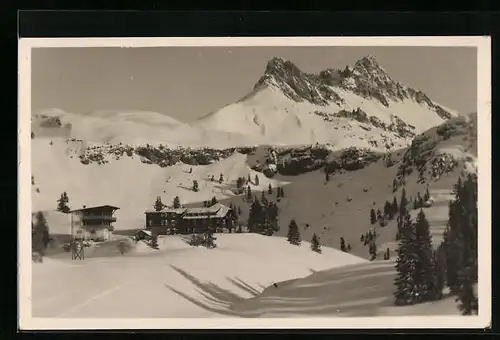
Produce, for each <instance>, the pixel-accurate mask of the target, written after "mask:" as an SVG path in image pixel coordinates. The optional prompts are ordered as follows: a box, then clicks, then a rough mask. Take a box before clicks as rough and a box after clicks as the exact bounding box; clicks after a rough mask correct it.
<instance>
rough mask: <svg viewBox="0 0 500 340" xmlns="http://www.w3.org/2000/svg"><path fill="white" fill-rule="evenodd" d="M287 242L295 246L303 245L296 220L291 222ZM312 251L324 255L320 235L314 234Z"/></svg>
mask: <svg viewBox="0 0 500 340" xmlns="http://www.w3.org/2000/svg"><path fill="white" fill-rule="evenodd" d="M287 241H288V243H290V244H292V245H295V246H300V245H301V244H302V238H301V236H300V230H299V226H298V225H297V222H295V220H294V219H292V220H291V221H290V224H289V225H288V234H287ZM311 250H312V251H314V252H316V253H318V254H321V253H322V250H321V244H320V242H319V237H318V235H316V233H314V234H313V236H312V238H311Z"/></svg>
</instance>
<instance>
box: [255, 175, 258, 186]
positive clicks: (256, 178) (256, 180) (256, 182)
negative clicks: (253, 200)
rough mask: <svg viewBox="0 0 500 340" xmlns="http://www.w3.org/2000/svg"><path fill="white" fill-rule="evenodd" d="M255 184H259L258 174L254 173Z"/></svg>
mask: <svg viewBox="0 0 500 340" xmlns="http://www.w3.org/2000/svg"><path fill="white" fill-rule="evenodd" d="M255 185H257V186H258V185H259V176H258V175H255Z"/></svg>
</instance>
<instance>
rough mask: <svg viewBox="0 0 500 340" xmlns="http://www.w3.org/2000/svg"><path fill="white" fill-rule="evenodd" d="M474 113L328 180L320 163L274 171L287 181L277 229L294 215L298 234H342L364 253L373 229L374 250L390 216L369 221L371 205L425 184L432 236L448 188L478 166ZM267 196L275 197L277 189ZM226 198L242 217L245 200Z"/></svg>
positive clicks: (386, 236)
mask: <svg viewBox="0 0 500 340" xmlns="http://www.w3.org/2000/svg"><path fill="white" fill-rule="evenodd" d="M476 118H477V117H476V116H475V115H471V116H465V117H457V118H453V119H452V120H450V121H448V122H446V123H443V124H441V125H440V126H438V127H435V128H432V129H430V130H428V131H426V132H425V133H423V134H421V135H419V136H418V137H416V138H415V141H414V143H413V144H412V146H411V147H409V148H405V149H401V150H397V151H394V152H391V153H388V154H386V155H385V156H384V157H382V158H380V159H379V160H378V161H375V162H373V163H371V164H368V165H367V166H365V167H364V168H361V169H358V170H353V171H346V170H345V169H338V168H337V169H336V170H335V171H332V172H331V173H330V174H329V180H328V181H326V176H325V173H324V169H323V168H320V169H319V170H316V171H311V172H307V173H303V174H301V175H298V176H284V175H280V174H278V175H276V176H274V177H273V179H276V180H280V181H287V182H289V184H288V185H286V186H284V192H285V195H284V197H283V198H280V200H279V202H278V208H279V224H280V227H281V229H280V230H279V231H278V233H277V235H279V236H286V234H287V232H288V224H289V223H290V221H291V219H295V221H296V222H297V224H298V225H299V229H300V233H301V237H302V239H303V240H307V241H309V240H311V238H312V236H313V234H314V233H315V234H316V235H317V236H318V237H319V238H320V242H321V243H322V244H325V245H328V246H331V247H335V248H337V249H338V248H340V238H341V237H343V238H344V239H345V242H346V244H350V245H351V247H352V254H355V255H357V256H361V257H364V258H368V257H369V252H368V247H367V246H365V245H364V244H363V242H361V241H360V238H361V235H362V234H364V233H366V232H368V231H370V230H376V232H377V234H378V237H377V247H378V250H379V251H380V252H381V253H382V251H383V250H384V249H385V247H389V248H390V249H391V250H393V249H394V247H393V246H392V245H394V244H395V243H394V241H395V236H396V223H395V221H389V222H388V225H387V226H385V227H381V226H379V225H378V223H377V224H375V225H372V224H371V223H370V210H371V209H372V208H373V209H374V210H375V211H376V210H377V209H380V210H381V211H383V208H384V203H385V202H386V201H389V202H392V201H393V198H394V197H396V200H397V202H398V203H399V200H400V197H401V191H402V188H403V185H404V187H405V190H406V192H407V195H408V197H409V198H410V199H411V198H415V197H416V196H417V194H418V193H420V195H421V196H423V195H424V193H425V191H426V189H427V188H429V191H430V194H431V196H436V197H439V199H436V202H435V206H433V207H432V208H430V209H425V212H426V214H427V213H428V214H429V216H428V218H429V219H430V220H431V228H432V229H433V230H434V236H435V237H436V240H437V239H438V237H439V236H440V235H439V234H440V231H442V227H443V225H444V224H445V223H446V220H447V207H448V206H447V202H448V198H449V192H450V191H451V189H452V187H453V185H454V184H455V183H456V181H457V179H458V176H460V175H466V174H467V173H468V172H470V171H472V172H475V171H477V167H476V165H475V164H476V160H477V136H476V134H477V132H476V129H477V126H476ZM310 157H311V156H310ZM443 195H444V196H443ZM258 197H259V196H258ZM266 197H268V199H270V200H275V199H276V191H273V193H272V194H271V195H267V194H266ZM443 197H444V198H443ZM442 198H443V199H442ZM231 201H232V203H233V204H236V205H239V206H240V207H241V208H242V211H243V213H242V215H241V219H242V220H246V218H247V216H248V211H249V205H248V204H244V203H242V202H241V201H239V200H238V199H237V198H233V199H231ZM391 242H392V243H391ZM381 257H382V255H381Z"/></svg>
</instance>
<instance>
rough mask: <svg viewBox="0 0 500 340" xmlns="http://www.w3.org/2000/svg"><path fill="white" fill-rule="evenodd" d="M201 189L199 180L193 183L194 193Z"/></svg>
mask: <svg viewBox="0 0 500 340" xmlns="http://www.w3.org/2000/svg"><path fill="white" fill-rule="evenodd" d="M199 190H200V189H199V187H198V181H197V180H194V181H193V191H194V192H198V191H199Z"/></svg>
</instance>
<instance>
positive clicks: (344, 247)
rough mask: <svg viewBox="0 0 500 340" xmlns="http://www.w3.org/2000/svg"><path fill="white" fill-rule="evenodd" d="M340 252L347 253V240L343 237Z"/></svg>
mask: <svg viewBox="0 0 500 340" xmlns="http://www.w3.org/2000/svg"><path fill="white" fill-rule="evenodd" d="M340 250H342V251H344V252H345V251H347V247H346V245H345V240H344V238H343V237H341V238H340Z"/></svg>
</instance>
